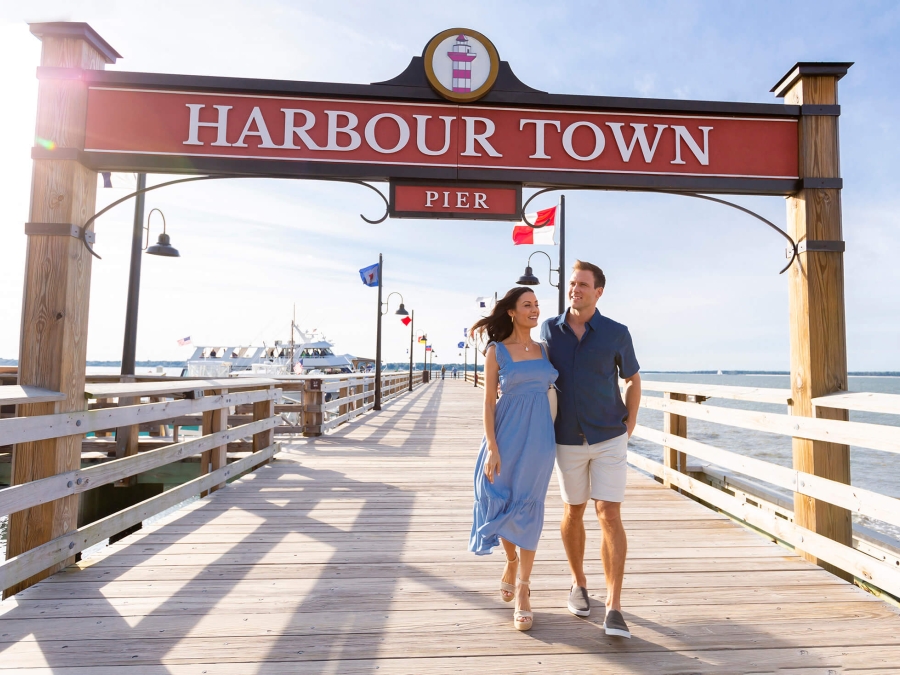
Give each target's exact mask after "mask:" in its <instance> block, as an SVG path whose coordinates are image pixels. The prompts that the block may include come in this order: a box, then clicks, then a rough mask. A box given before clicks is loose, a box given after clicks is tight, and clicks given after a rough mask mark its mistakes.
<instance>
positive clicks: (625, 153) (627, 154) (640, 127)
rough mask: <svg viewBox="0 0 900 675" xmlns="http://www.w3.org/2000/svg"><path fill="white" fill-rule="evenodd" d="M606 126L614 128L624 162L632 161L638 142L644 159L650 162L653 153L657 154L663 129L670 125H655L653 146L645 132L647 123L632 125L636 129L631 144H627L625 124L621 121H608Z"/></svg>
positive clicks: (614, 136) (614, 135) (614, 134)
mask: <svg viewBox="0 0 900 675" xmlns="http://www.w3.org/2000/svg"><path fill="white" fill-rule="evenodd" d="M606 126H608V127H609V128H610V129H612V132H613V138H615V139H616V145H617V146H619V154H620V155H622V161H623V162H629V161H631V153H632V152H634V146H635V144H636V143H640V145H641V154H642V155H644V161H645V162H647V164H649V163H650V162H652V161H653V155H654V154H656V146H657V145H659V139H660V138H661V137H662V132H663V129H667V128H668V126H669V125H667V124H654V125H653V126H654V127H656V138H654V139H653V146H652V147H651V146H650V145H649V144H648V143H647V134H646V133H644V129H646V128H647V125H646V124H631V125H630V126H631V128H632V129H634V136H632V137H631V144H630V145H625V137H624V136H623V135H622V127H623V126H624V124H622V123H621V122H607V123H606Z"/></svg>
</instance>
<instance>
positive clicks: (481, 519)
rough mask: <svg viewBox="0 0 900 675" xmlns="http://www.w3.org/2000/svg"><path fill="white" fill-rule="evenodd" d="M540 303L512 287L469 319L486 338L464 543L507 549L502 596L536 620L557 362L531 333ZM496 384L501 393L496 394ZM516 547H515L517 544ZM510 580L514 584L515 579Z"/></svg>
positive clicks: (520, 625)
mask: <svg viewBox="0 0 900 675" xmlns="http://www.w3.org/2000/svg"><path fill="white" fill-rule="evenodd" d="M539 316H540V310H539V308H538V302H537V298H536V297H535V295H534V292H532V291H531V290H530V289H528V288H524V287H519V288H514V289H512V290H511V291H509V292H508V293H507V294H506V295H505V296H504V297H503V299H502V300H500V301H499V302H498V303H497V304H496V306H495V307H494V309H493V311H492V312H491V314H490V316H488V317H485V318H484V319H481V320H480V321H478V322H477V323H476V324H475V325H474V326H472V331H471V334H472V335H474V336H475V337H476V339H478V338H479V337H481V338H486V341H487V342H488V346H487V349H486V350H485V364H484V439H483V440H482V441H481V451H480V452H479V454H478V462H477V464H476V465H475V507H474V522H473V524H472V536H471V538H470V539H469V550H470V551H473V552H474V553H475V555H487V554H489V553H491V552H492V551H491V549H493V548H494V547H495V546H497V545H498V544H502V545H503V550H504V551H505V552H506V568H505V569H504V571H503V576H502V578H501V581H500V593H501V597H502V598H503V600H504V601H505V602H510V601H511V600H513V598H515V600H516V611H515V613H514V615H513V626H515V628H516V629H517V630H528V629H530V628H531V626H532V625H533V623H534V614H533V613H532V612H531V602H530V599H529V596H530V595H531V590H530V588H529V584H530V578H531V568H532V565H533V564H534V554H535V550H536V549H537V544H538V540H539V539H540V537H541V529H542V528H543V525H544V498H545V497H546V495H547V486H548V485H549V483H550V474H551V473H552V472H553V462H554V459H555V457H556V441H555V438H554V433H553V419H552V418H551V415H550V403H549V401H548V398H547V390H548V389H549V388H550V387H551V386H553V382H554V381H556V376H557V372H556V369H555V368H554V367H553V366H552V365H550V361H549V360H547V354H546V353H545V351H544V347H543V345H541V344H540V343H538V342H535V341H534V340H532V339H531V329H532V328H534V327H536V326H537V322H538V317H539ZM498 385H499V388H500V391H501V392H502V397H501V398H500V400H499V401H498V400H497V390H498ZM517 548H518V552H517V551H516V549H517ZM517 575H518V582H517V584H516V585H515V586H513V585H512V583H513V581H516V579H517Z"/></svg>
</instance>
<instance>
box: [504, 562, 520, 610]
mask: <svg viewBox="0 0 900 675" xmlns="http://www.w3.org/2000/svg"><path fill="white" fill-rule="evenodd" d="M517 562H519V556H516V557H515V558H513V559H512V560H510V559H509V558H507V559H506V564H507V565H509V564H511V563H517ZM507 593H508V594H509V595H507ZM500 597H501V598H503V602H512V601H513V600H514V599H515V597H516V587H515V586H514V585H513V584H508V583H506V582H505V581H502V580H501V581H500Z"/></svg>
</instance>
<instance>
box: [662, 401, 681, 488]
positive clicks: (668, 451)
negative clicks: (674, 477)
mask: <svg viewBox="0 0 900 675" xmlns="http://www.w3.org/2000/svg"><path fill="white" fill-rule="evenodd" d="M663 398H664V399H666V400H669V401H687V395H685V394H674V393H672V392H670V391H666V392H663ZM663 433H665V434H668V435H670V436H681V437H682V438H687V417H684V416H682V415H676V414H675V413H671V412H666V413H663ZM663 464H664V465H665V467H666V468H667V469H672V470H673V471H682V472H684V471H686V470H687V458H686V457H685V454H684V453H683V452H678V450H677V449H676V448H673V447H670V446H668V445H666V446H663ZM663 484H664V485H665V486H666V487H668V488H673V489H676V490H677V489H678V488H675V487H674V486H673V485H672V483H671V482H670V481H669V480H668V479H664V480H663Z"/></svg>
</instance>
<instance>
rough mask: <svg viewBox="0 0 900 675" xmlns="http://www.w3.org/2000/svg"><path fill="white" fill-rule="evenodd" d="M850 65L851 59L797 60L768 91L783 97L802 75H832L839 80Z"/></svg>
mask: <svg viewBox="0 0 900 675" xmlns="http://www.w3.org/2000/svg"><path fill="white" fill-rule="evenodd" d="M852 65H853V61H798V62H797V63H796V64H795V65H794V67H793V68H791V69H790V70H789V71H788V72H787V74H786V75H785V76H784V77H782V78H781V79H780V80H778V83H777V84H776V85H775V86H774V87H772V89H771V90H770V91H771V92H772V93H774V94H775V96H777V97H778V98H784V95H785V94H786V93H787V91H788V89H790V88H791V87H793V86H794V84H795V83H796V82H797V80H799V79H800V78H801V77H802V76H803V75H834V76H835V78H836V79H838V80H839V79H841V78H842V77H843V76H844V75H846V74H847V71H848V70H850V66H852Z"/></svg>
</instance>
